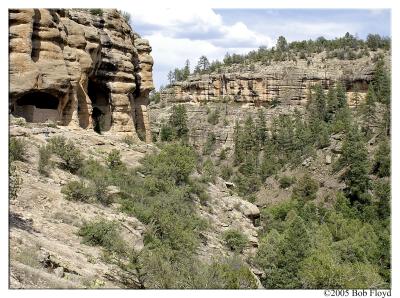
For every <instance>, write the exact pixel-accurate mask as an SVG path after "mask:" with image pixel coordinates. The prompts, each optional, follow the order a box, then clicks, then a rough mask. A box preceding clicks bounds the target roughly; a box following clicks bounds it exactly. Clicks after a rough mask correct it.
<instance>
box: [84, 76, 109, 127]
mask: <svg viewBox="0 0 400 298" xmlns="http://www.w3.org/2000/svg"><path fill="white" fill-rule="evenodd" d="M88 95H89V98H90V100H91V101H92V121H93V129H94V131H95V132H97V133H99V134H101V133H102V132H105V131H109V130H110V129H111V124H112V112H111V103H110V91H109V90H108V88H107V87H106V86H104V84H99V83H98V82H96V81H94V80H89V83H88Z"/></svg>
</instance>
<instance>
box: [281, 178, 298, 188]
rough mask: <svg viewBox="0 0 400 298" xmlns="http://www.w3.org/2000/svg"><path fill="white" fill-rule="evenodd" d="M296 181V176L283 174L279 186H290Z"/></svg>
mask: <svg viewBox="0 0 400 298" xmlns="http://www.w3.org/2000/svg"><path fill="white" fill-rule="evenodd" d="M294 182H295V179H294V177H290V176H282V177H281V178H279V187H280V188H288V187H290V186H291V185H292V184H293V183H294Z"/></svg>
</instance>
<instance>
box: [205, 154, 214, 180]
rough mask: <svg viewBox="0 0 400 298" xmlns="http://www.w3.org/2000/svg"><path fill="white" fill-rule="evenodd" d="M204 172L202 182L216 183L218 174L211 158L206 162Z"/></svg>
mask: <svg viewBox="0 0 400 298" xmlns="http://www.w3.org/2000/svg"><path fill="white" fill-rule="evenodd" d="M202 172H203V173H202V180H203V181H204V182H215V178H216V177H217V173H216V170H215V166H214V163H213V162H212V160H211V158H207V160H206V161H205V162H204V164H203V171H202Z"/></svg>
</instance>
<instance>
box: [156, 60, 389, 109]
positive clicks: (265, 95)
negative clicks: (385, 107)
mask: <svg viewBox="0 0 400 298" xmlns="http://www.w3.org/2000/svg"><path fill="white" fill-rule="evenodd" d="M386 58H388V57H387V56H386ZM372 59H373V57H372V55H371V56H370V57H363V58H360V59H357V60H338V59H325V58H324V54H323V53H321V54H317V55H315V56H314V57H312V58H310V59H309V60H308V61H309V62H307V61H306V60H301V59H300V60H297V61H295V62H294V61H283V62H272V64H270V65H268V66H266V65H262V64H253V65H251V66H248V67H243V66H238V65H234V66H231V67H225V68H223V70H222V71H220V72H219V73H211V74H204V75H192V76H190V77H189V78H188V80H186V81H183V82H176V83H174V84H172V86H171V87H170V88H167V89H165V90H164V91H163V92H162V99H164V100H168V101H169V102H204V103H205V102H238V103H254V104H255V105H267V104H268V103H271V102H273V101H275V102H276V101H280V102H290V101H293V100H294V101H297V102H298V103H305V102H306V98H307V94H308V92H309V91H308V90H309V87H311V86H313V85H315V84H317V83H321V84H322V86H323V87H324V88H325V89H327V88H329V86H331V85H335V84H336V83H337V82H338V81H341V82H342V83H343V84H344V85H345V86H346V90H347V92H349V93H350V94H349V95H351V93H352V92H354V91H355V90H357V91H358V92H360V93H361V94H363V93H366V92H367V90H368V83H369V82H370V81H371V79H372V74H373V69H374V63H373V62H372ZM349 98H351V96H349Z"/></svg>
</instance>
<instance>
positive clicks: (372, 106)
mask: <svg viewBox="0 0 400 298" xmlns="http://www.w3.org/2000/svg"><path fill="white" fill-rule="evenodd" d="M361 111H362V119H363V131H364V133H365V134H366V135H367V136H369V135H370V134H371V133H372V132H373V127H374V126H375V124H376V115H375V112H376V95H375V91H374V87H373V85H372V84H370V85H369V87H368V92H367V95H366V98H365V102H364V103H363V106H362V108H361Z"/></svg>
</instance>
